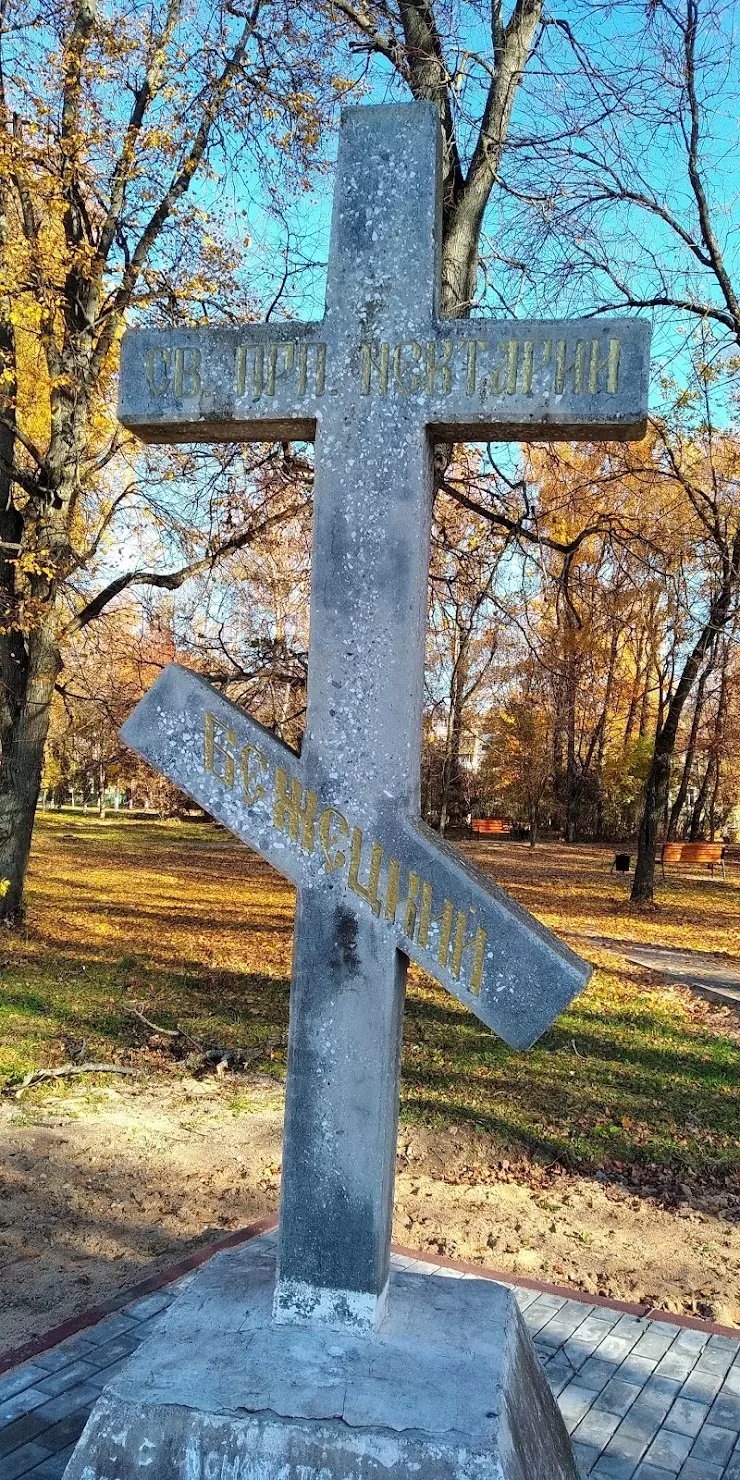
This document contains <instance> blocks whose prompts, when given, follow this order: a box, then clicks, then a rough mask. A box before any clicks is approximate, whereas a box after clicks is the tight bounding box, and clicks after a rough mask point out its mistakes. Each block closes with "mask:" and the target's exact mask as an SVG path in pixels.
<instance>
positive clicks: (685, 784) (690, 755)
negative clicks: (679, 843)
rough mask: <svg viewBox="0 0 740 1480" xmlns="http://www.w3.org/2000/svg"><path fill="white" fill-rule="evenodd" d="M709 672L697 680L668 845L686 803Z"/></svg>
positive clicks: (667, 833) (672, 811)
mask: <svg viewBox="0 0 740 1480" xmlns="http://www.w3.org/2000/svg"><path fill="white" fill-rule="evenodd" d="M709 672H710V670H709V669H708V668H705V669H704V672H703V673H702V676H701V678H700V679H699V686H698V688H697V690H696V703H695V705H694V717H693V719H692V721H691V734H690V735H689V743H688V745H687V746H686V758H685V760H684V763H683V771H682V773H681V784H680V786H679V788H678V792H677V793H676V800H675V801H674V803H673V806H672V807H671V815H670V817H669V819H668V829H667V832H666V841H667V842H669V843H670V842H672V841H673V839H674V838H675V836H676V833H677V832H678V820H679V818H680V816H681V813H682V811H683V807H684V802H685V801H686V793H687V792H688V789H689V782H690V780H691V770H692V767H693V764H694V755H695V753H696V740H697V736H698V734H699V724H700V721H701V715H702V709H703V708H704V690H705V688H706V683H707V678H708V677H709Z"/></svg>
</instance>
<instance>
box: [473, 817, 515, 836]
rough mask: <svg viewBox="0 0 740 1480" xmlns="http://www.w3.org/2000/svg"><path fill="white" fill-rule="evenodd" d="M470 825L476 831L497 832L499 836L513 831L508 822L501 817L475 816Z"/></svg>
mask: <svg viewBox="0 0 740 1480" xmlns="http://www.w3.org/2000/svg"><path fill="white" fill-rule="evenodd" d="M470 827H471V830H472V831H473V832H474V833H495V834H496V835H497V836H498V837H501V836H503V835H504V834H506V833H510V832H511V828H510V827H509V824H508V822H504V820H503V818H501V817H474V818H473V820H472V822H471V824H470Z"/></svg>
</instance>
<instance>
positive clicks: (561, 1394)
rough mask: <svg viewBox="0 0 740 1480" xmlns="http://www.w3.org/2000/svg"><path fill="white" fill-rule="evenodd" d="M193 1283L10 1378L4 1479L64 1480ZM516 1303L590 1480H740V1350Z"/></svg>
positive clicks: (3, 1425)
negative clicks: (136, 1360) (119, 1387)
mask: <svg viewBox="0 0 740 1480" xmlns="http://www.w3.org/2000/svg"><path fill="white" fill-rule="evenodd" d="M263 1237H265V1238H271V1237H274V1235H271V1234H267V1235H263ZM394 1260H395V1263H396V1264H397V1266H398V1267H399V1268H403V1269H414V1270H423V1271H426V1272H427V1273H431V1274H435V1275H437V1276H438V1277H439V1278H447V1279H475V1278H485V1276H480V1275H470V1274H469V1273H468V1272H467V1271H466V1270H462V1269H458V1268H456V1267H455V1266H454V1265H453V1264H450V1265H448V1266H447V1267H441V1266H440V1265H438V1264H429V1263H426V1262H425V1261H424V1260H422V1259H413V1258H410V1257H406V1256H404V1255H394ZM193 1278H194V1275H192V1274H188V1275H186V1276H185V1277H184V1279H180V1280H178V1281H175V1282H174V1283H173V1284H171V1285H168V1286H167V1287H166V1289H163V1290H161V1291H158V1292H157V1293H156V1294H154V1295H147V1296H145V1297H144V1298H143V1299H141V1300H136V1301H133V1302H132V1303H131V1304H130V1305H128V1306H125V1307H124V1308H123V1309H122V1310H120V1311H119V1312H117V1313H116V1314H115V1315H112V1316H108V1317H106V1318H105V1319H104V1320H102V1321H100V1322H99V1324H98V1325H97V1326H93V1327H88V1328H87V1329H86V1330H85V1331H84V1332H83V1333H81V1334H80V1335H77V1336H73V1337H71V1338H69V1339H68V1340H67V1341H64V1342H62V1343H60V1345H59V1346H56V1347H53V1348H52V1349H51V1350H50V1351H47V1352H44V1353H43V1355H41V1356H39V1357H34V1358H33V1360H32V1361H30V1362H26V1363H25V1364H24V1365H23V1366H21V1367H16V1368H15V1369H13V1370H12V1371H10V1372H8V1373H7V1374H6V1375H5V1376H4V1377H1V1378H0V1480H21V1477H23V1480H30V1477H33V1480H61V1477H62V1475H63V1474H64V1469H65V1466H66V1464H67V1460H68V1459H69V1456H70V1455H71V1453H72V1450H73V1448H74V1445H75V1443H76V1441H77V1439H78V1438H79V1435H80V1434H81V1432H82V1429H83V1427H84V1425H85V1422H86V1419H87V1416H88V1413H89V1412H90V1409H91V1407H92V1405H93V1403H94V1402H95V1400H96V1398H97V1396H98V1394H99V1393H100V1392H101V1391H102V1389H103V1388H104V1387H105V1385H106V1383H107V1382H109V1381H110V1379H111V1378H112V1377H113V1376H114V1375H115V1373H116V1372H118V1371H119V1369H120V1368H121V1367H122V1366H123V1364H124V1362H125V1361H126V1360H127V1358H128V1357H129V1356H130V1354H131V1352H133V1351H135V1349H136V1347H137V1346H138V1345H139V1343H140V1342H141V1341H143V1340H144V1338H145V1337H146V1336H148V1335H149V1333H150V1332H151V1331H152V1329H153V1327H154V1326H155V1324H156V1323H157V1321H158V1320H159V1319H160V1318H161V1316H162V1313H163V1311H165V1310H166V1309H167V1306H168V1305H169V1304H170V1303H171V1301H172V1300H173V1299H174V1298H175V1295H176V1294H177V1293H178V1291H179V1290H180V1289H182V1288H183V1286H184V1285H185V1284H186V1283H187V1282H188V1281H189V1280H191V1279H193ZM515 1294H516V1298H517V1300H518V1302H519V1305H520V1308H521V1310H522V1312H523V1314H524V1318H525V1320H526V1322H527V1324H528V1326H529V1329H530V1331H531V1333H532V1336H533V1338H534V1343H535V1346H536V1348H537V1351H538V1353H539V1356H540V1360H541V1361H542V1362H543V1364H544V1367H545V1371H546V1373H547V1376H548V1379H549V1381H550V1385H551V1387H552V1390H553V1392H554V1394H555V1396H556V1398H557V1401H558V1403H559V1404H560V1409H561V1412H562V1414H563V1417H564V1419H565V1422H566V1424H567V1427H568V1429H569V1431H570V1432H571V1434H572V1435H573V1440H574V1444H575V1449H576V1455H577V1457H578V1461H579V1463H580V1466H581V1469H582V1471H583V1474H584V1476H589V1477H592V1476H593V1477H594V1480H597V1477H599V1480H601V1477H608V1480H669V1477H671V1476H673V1477H676V1476H677V1477H679V1480H740V1339H738V1340H736V1339H735V1338H733V1337H729V1336H720V1335H712V1334H710V1331H709V1330H693V1329H691V1328H688V1327H681V1326H674V1325H671V1324H669V1323H668V1322H667V1321H659V1320H651V1319H650V1318H648V1317H638V1316H633V1315H625V1314H624V1313H623V1312H622V1311H619V1310H613V1309H612V1308H611V1307H608V1306H604V1305H598V1306H597V1305H589V1304H586V1303H584V1302H583V1301H579V1300H569V1299H567V1298H566V1297H564V1296H561V1295H557V1294H551V1293H540V1292H538V1291H536V1290H529V1289H526V1290H525V1289H516V1290H515ZM537 1480H544V1477H539V1476H538V1477H537Z"/></svg>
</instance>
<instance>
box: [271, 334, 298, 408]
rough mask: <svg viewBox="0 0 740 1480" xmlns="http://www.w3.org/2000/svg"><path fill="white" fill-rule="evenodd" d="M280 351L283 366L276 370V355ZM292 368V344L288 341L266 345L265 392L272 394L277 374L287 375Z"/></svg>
mask: <svg viewBox="0 0 740 1480" xmlns="http://www.w3.org/2000/svg"><path fill="white" fill-rule="evenodd" d="M281 353H282V357H283V367H282V370H281V371H280V372H278V355H279V354H281ZM292 369H293V345H292V344H290V343H289V342H287V341H286V342H284V343H280V344H270V345H268V347H267V394H268V396H274V394H275V381H276V379H277V377H278V374H280V375H281V376H282V375H287V374H288V373H289V371H291V370H292Z"/></svg>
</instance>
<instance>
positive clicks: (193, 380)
mask: <svg viewBox="0 0 740 1480" xmlns="http://www.w3.org/2000/svg"><path fill="white" fill-rule="evenodd" d="M173 389H174V392H175V395H176V396H177V397H178V398H179V397H180V396H199V395H200V393H201V391H202V389H203V384H202V381H201V378H200V350H199V349H195V348H194V346H192V345H189V346H186V347H185V348H184V349H176V350H175V374H174V385H173Z"/></svg>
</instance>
